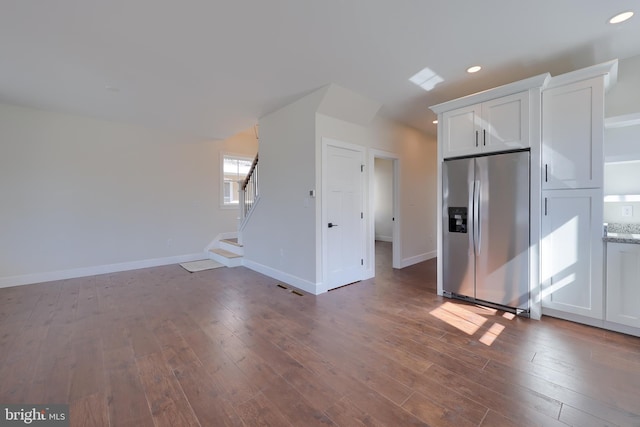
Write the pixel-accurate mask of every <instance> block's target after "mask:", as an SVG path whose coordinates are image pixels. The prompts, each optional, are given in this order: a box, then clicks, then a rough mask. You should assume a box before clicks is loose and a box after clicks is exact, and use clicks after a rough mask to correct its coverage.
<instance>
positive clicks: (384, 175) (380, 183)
mask: <svg viewBox="0 0 640 427" xmlns="http://www.w3.org/2000/svg"><path fill="white" fill-rule="evenodd" d="M373 200H374V204H373V205H374V209H375V212H374V217H375V235H376V240H381V241H384V242H391V241H392V240H393V160H391V159H378V158H376V159H375V165H374V177H373Z"/></svg>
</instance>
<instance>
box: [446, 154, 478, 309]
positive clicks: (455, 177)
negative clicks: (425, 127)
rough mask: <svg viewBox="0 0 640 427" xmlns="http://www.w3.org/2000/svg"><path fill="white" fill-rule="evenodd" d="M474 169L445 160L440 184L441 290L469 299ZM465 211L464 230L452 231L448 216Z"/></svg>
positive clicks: (466, 161)
mask: <svg viewBox="0 0 640 427" xmlns="http://www.w3.org/2000/svg"><path fill="white" fill-rule="evenodd" d="M474 169H475V168H474V161H473V159H459V160H447V161H445V162H444V165H443V182H442V194H443V203H442V211H443V212H442V217H443V221H444V222H443V227H442V232H443V233H444V235H443V239H442V242H443V245H442V246H443V247H442V251H443V257H442V260H443V272H442V284H443V290H444V291H445V292H451V293H455V294H459V295H464V296H469V297H473V296H474V288H475V275H474V271H475V264H474V262H475V256H474V251H473V236H474V229H473V223H474V222H473V218H472V212H473V188H474ZM465 211H466V214H467V218H466V221H465V222H466V227H464V228H463V231H462V232H461V230H460V227H454V225H455V224H456V218H455V217H453V218H451V217H450V215H458V214H460V212H465ZM461 219H462V218H459V219H457V221H458V222H459V221H460V220H461ZM450 224H452V226H450Z"/></svg>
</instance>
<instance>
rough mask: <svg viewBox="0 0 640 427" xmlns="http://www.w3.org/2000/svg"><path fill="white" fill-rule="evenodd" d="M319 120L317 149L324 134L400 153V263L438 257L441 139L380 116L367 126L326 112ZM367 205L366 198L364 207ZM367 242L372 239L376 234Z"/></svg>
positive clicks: (405, 264)
mask: <svg viewBox="0 0 640 427" xmlns="http://www.w3.org/2000/svg"><path fill="white" fill-rule="evenodd" d="M316 123H317V129H316V138H317V141H318V150H320V145H321V144H320V140H321V138H322V137H327V138H332V139H337V140H339V141H344V142H348V143H352V144H358V145H363V146H365V147H367V148H372V149H377V150H382V151H385V152H388V153H392V154H395V155H398V157H399V163H400V179H399V181H400V182H399V195H398V196H399V204H400V206H399V212H398V213H397V217H396V220H398V221H399V227H400V258H401V264H402V265H403V266H408V265H411V264H415V263H417V262H420V261H424V260H427V259H430V258H433V257H435V256H436V253H437V251H436V233H437V215H436V210H437V206H436V197H437V191H436V188H437V141H436V140H435V139H434V138H432V137H430V136H428V135H426V134H424V133H423V132H420V131H418V130H416V129H413V128H410V127H408V126H404V125H402V124H399V123H396V122H392V121H390V120H387V119H384V118H382V117H377V118H376V119H375V120H374V122H373V123H372V124H371V125H370V126H369V127H364V126H360V125H356V124H353V123H348V122H345V121H342V120H339V119H335V118H333V117H328V116H325V115H322V114H318V115H317V121H316ZM367 157H368V156H367ZM367 179H369V177H367ZM368 203H369V202H368V200H366V201H365V206H368ZM369 240H371V241H373V236H371V239H369ZM369 261H370V260H369ZM365 266H366V265H365ZM368 267H369V268H372V266H368Z"/></svg>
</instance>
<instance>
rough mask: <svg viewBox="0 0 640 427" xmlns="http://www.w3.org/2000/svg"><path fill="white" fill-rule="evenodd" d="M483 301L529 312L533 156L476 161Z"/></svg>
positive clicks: (479, 290) (479, 282)
mask: <svg viewBox="0 0 640 427" xmlns="http://www.w3.org/2000/svg"><path fill="white" fill-rule="evenodd" d="M476 179H477V180H478V181H479V182H480V188H479V199H480V206H479V209H478V216H479V217H478V218H476V222H477V223H478V224H479V229H478V233H477V242H476V248H477V249H476V294H475V297H476V299H478V300H483V301H488V302H492V303H496V304H501V305H505V306H509V307H514V308H518V309H523V310H528V308H529V305H528V303H529V153H528V152H518V153H507V154H498V155H493V156H487V157H478V158H477V159H476Z"/></svg>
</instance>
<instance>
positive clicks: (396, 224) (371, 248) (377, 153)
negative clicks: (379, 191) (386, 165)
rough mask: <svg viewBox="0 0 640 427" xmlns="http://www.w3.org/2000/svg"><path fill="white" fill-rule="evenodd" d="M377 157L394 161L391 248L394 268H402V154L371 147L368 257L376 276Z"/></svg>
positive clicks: (373, 274) (372, 272) (372, 274)
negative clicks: (375, 182) (374, 188)
mask: <svg viewBox="0 0 640 427" xmlns="http://www.w3.org/2000/svg"><path fill="white" fill-rule="evenodd" d="M375 159H385V160H391V161H392V163H393V190H392V191H393V196H392V199H393V207H392V209H393V218H394V221H393V224H392V236H391V240H392V243H391V248H392V267H393V268H402V261H401V260H402V258H401V253H400V248H401V245H400V156H398V155H397V154H395V153H391V152H389V151H383V150H378V149H374V148H371V149H369V158H368V163H369V168H368V171H369V179H368V180H367V181H368V183H369V186H368V194H369V195H370V197H369V198H368V202H369V203H368V211H369V212H370V215H368V217H369V223H368V226H369V232H368V234H369V237H368V238H367V253H368V258H369V259H370V260H371V266H372V271H371V277H373V276H375V265H376V262H375V260H376V247H375V244H376V221H375V219H376V218H375V204H374V202H375V201H374V194H373V185H374V179H375ZM365 216H366V214H365Z"/></svg>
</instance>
